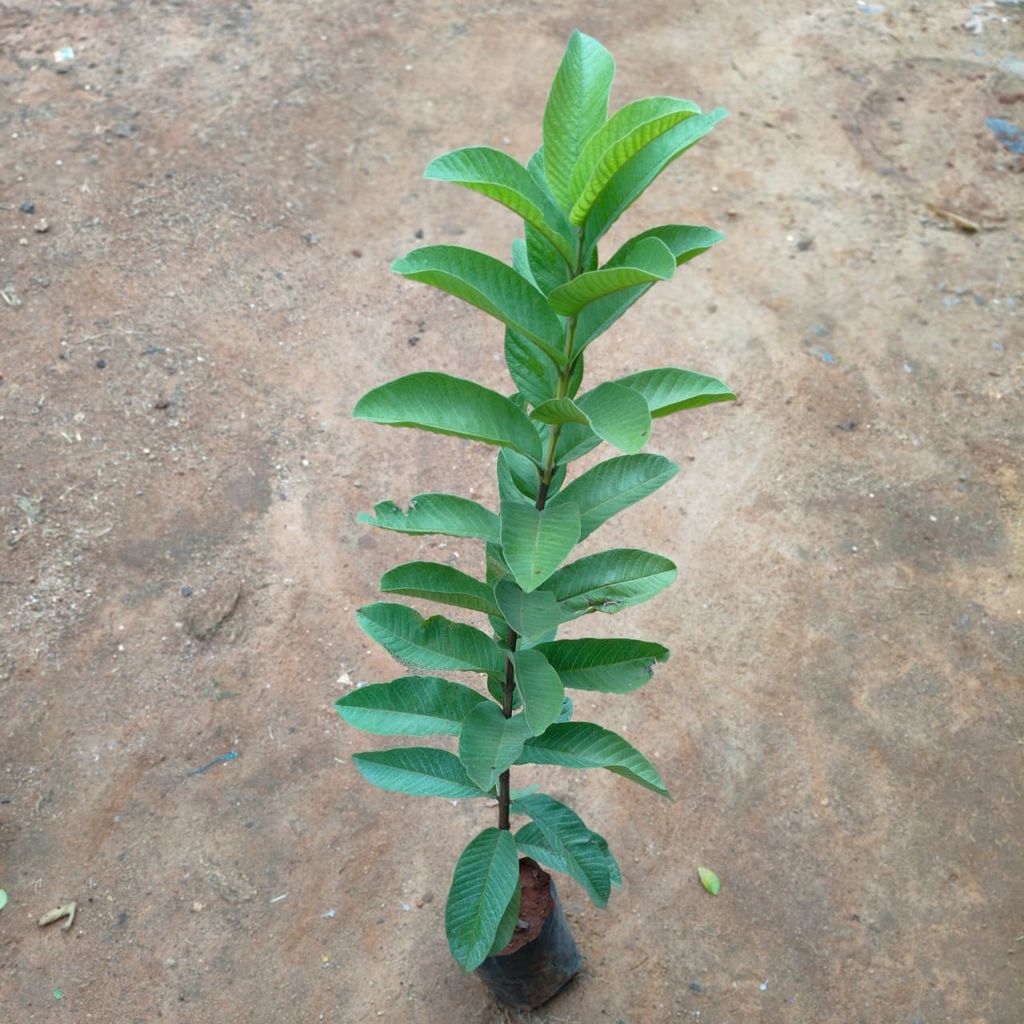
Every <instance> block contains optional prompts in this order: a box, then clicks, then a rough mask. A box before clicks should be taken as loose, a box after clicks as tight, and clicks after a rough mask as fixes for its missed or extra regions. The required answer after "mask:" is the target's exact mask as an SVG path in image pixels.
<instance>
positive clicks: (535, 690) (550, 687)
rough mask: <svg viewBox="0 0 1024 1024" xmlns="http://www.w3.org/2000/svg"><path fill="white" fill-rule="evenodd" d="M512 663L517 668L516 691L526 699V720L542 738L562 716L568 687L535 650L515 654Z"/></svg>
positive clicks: (524, 700)
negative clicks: (566, 687) (550, 726)
mask: <svg viewBox="0 0 1024 1024" xmlns="http://www.w3.org/2000/svg"><path fill="white" fill-rule="evenodd" d="M512 663H513V664H514V665H515V669H516V688H517V689H518V691H519V695H520V697H522V699H523V717H524V718H525V719H526V724H527V725H528V726H529V731H530V733H531V734H532V735H534V736H539V735H541V733H543V732H544V730H545V729H547V727H548V726H549V725H551V723H552V722H554V721H555V720H556V719H558V717H559V716H560V715H561V713H562V705H563V703H564V700H565V687H564V686H563V685H562V680H561V679H559V678H558V673H557V672H556V671H555V670H554V669H553V668H552V667H551V666H550V665H549V664H548V663H547V659H546V658H545V657H544V655H543V654H541V653H540V652H539V651H538V650H536V649H535V648H534V649H526V650H523V649H520V650H517V651H515V652H514V653H513V655H512Z"/></svg>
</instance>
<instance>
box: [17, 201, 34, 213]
mask: <svg viewBox="0 0 1024 1024" xmlns="http://www.w3.org/2000/svg"><path fill="white" fill-rule="evenodd" d="M18 209H19V210H21V212H22V213H35V212H36V204H35V203H33V202H29V201H28V200H26V201H25V202H24V203H22V204H21V206H19V207H18Z"/></svg>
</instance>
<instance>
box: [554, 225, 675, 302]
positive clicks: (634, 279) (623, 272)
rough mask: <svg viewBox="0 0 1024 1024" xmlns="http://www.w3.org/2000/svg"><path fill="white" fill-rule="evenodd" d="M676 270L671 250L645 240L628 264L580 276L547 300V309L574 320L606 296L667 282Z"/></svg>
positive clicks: (626, 262) (638, 245) (659, 243)
mask: <svg viewBox="0 0 1024 1024" xmlns="http://www.w3.org/2000/svg"><path fill="white" fill-rule="evenodd" d="M675 269H676V261H675V257H674V256H673V255H672V252H671V250H670V249H669V248H668V246H667V245H665V243H664V242H662V241H661V240H660V239H658V238H645V239H644V240H643V241H642V242H639V243H637V244H636V245H635V246H633V247H632V249H631V250H630V253H629V258H628V261H625V262H623V263H621V264H618V265H617V266H611V267H602V268H601V269H600V270H592V271H590V272H589V273H587V274H580V276H579V277H576V278H574V279H573V280H572V281H569V282H568V283H567V284H563V285H561V286H560V287H558V288H556V289H555V290H554V291H553V292H552V293H551V294H550V295H549V296H548V305H550V306H551V308H552V309H553V310H554V311H555V312H556V313H561V314H562V316H576V315H577V314H578V313H579V312H580V311H581V310H582V309H583V308H584V307H585V306H587V305H589V304H590V303H591V302H595V301H597V300H598V299H603V298H605V296H608V295H613V294H615V293H617V292H621V291H625V290H626V289H628V288H635V287H637V285H652V284H655V283H656V282H658V281H667V280H668V279H669V278H670V277H671V276H672V274H673V272H674V271H675Z"/></svg>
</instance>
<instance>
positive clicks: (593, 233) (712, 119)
mask: <svg viewBox="0 0 1024 1024" xmlns="http://www.w3.org/2000/svg"><path fill="white" fill-rule="evenodd" d="M725 116H726V111H724V110H721V109H717V110H712V111H710V112H709V113H707V114H696V115H694V116H693V117H691V118H688V119H687V120H685V121H682V122H681V123H680V124H677V125H676V126H675V127H674V128H672V129H670V130H669V131H667V132H665V134H664V135H662V136H661V137H660V138H658V139H655V140H654V141H653V142H652V143H650V144H649V145H647V146H644V148H643V149H641V150H639V151H638V152H637V153H635V154H634V155H633V156H632V157H631V158H630V159H629V160H627V161H626V162H625V163H624V164H623V165H622V167H620V168H619V170H618V171H617V172H616V173H615V174H614V175H613V176H612V178H611V180H610V181H609V182H608V184H607V185H606V186H605V188H604V189H603V191H602V192H601V195H600V196H599V197H598V199H597V201H596V202H595V203H594V205H593V207H592V208H591V210H590V212H589V214H588V215H587V222H586V225H585V228H584V245H585V251H588V252H589V250H590V249H591V248H592V247H593V246H594V245H596V244H597V241H598V239H600V238H601V236H602V235H603V234H604V233H605V232H606V231H607V230H608V229H609V228H610V227H611V226H612V224H614V223H615V221H616V220H618V218H619V216H620V215H621V214H622V212H623V211H624V210H626V209H628V208H629V207H630V206H632V204H633V203H634V202H636V200H637V199H639V198H640V196H641V195H643V193H644V191H645V190H646V188H647V186H648V185H650V184H651V182H652V181H654V179H655V178H657V177H658V175H659V174H661V172H662V171H663V170H664V169H665V168H666V167H667V166H668V165H669V164H670V163H671V162H672V161H673V160H675V159H676V157H678V156H680V155H681V154H683V153H685V152H686V150H688V149H689V148H690V147H691V146H692V145H693V144H694V143H696V142H698V141H700V139H702V138H703V137H704V136H705V135H707V133H708V132H709V131H711V129H712V128H713V127H714V126H715V124H716V123H717V122H718V121H721V119H722V118H723V117H725Z"/></svg>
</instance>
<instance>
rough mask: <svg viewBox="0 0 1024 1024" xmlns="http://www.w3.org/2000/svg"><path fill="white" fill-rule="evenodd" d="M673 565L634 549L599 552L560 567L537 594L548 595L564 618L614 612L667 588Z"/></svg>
mask: <svg viewBox="0 0 1024 1024" xmlns="http://www.w3.org/2000/svg"><path fill="white" fill-rule="evenodd" d="M675 578H676V567H675V564H674V563H673V562H671V561H669V559H667V558H664V557H663V556H662V555H655V554H652V553H651V552H650V551H641V550H639V549H636V548H614V549H612V550H610V551H599V552H598V553H597V554H594V555H588V556H587V557H586V558H581V559H579V560H578V561H575V562H572V563H570V564H569V565H566V566H564V567H563V568H561V569H559V570H558V571H557V572H556V573H554V574H553V575H552V576H551V577H550V578H549V579H548V580H546V581H545V582H544V583H543V584H542V586H541V589H539V590H537V591H536V593H537V594H541V593H545V592H549V593H550V594H551V595H552V596H553V597H554V598H555V599H556V600H557V601H558V605H559V608H560V610H561V611H562V613H563V615H565V616H566V617H567V618H568V617H569V616H572V617H573V618H575V617H577V616H579V615H585V614H586V613H587V612H591V611H600V612H618V611H621V610H622V609H623V608H628V607H629V606H630V605H634V604H641V603H642V602H644V601H648V600H650V599H651V598H652V597H654V595H655V594H657V593H659V592H660V591H661V590H664V589H665V587H667V586H670V585H671V584H672V582H673V581H674V580H675Z"/></svg>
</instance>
